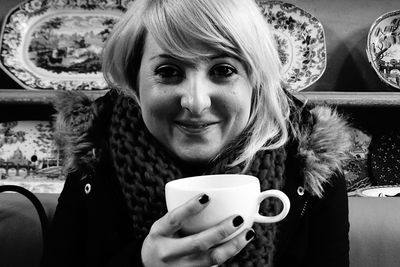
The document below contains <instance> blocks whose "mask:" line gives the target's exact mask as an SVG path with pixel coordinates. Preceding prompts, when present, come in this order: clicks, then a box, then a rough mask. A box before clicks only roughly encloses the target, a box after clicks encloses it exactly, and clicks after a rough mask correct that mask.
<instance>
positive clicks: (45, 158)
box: [0, 121, 61, 180]
mask: <svg viewBox="0 0 400 267" xmlns="http://www.w3.org/2000/svg"><path fill="white" fill-rule="evenodd" d="M60 162H61V160H60V153H59V151H58V150H57V149H56V146H55V144H54V136H53V123H52V122H51V121H10V122H2V123H0V175H1V180H7V179H11V180H13V179H19V178H25V179H26V178H32V177H35V178H39V177H40V178H59V175H60V169H61V166H60Z"/></svg>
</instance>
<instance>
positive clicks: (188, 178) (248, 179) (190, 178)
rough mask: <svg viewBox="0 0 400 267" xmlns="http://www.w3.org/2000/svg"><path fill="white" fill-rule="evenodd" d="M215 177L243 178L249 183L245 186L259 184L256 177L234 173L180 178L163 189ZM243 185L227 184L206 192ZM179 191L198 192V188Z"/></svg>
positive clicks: (168, 183) (175, 187) (241, 185)
mask: <svg viewBox="0 0 400 267" xmlns="http://www.w3.org/2000/svg"><path fill="white" fill-rule="evenodd" d="M216 176H217V177H223V178H226V177H229V176H236V177H243V178H246V179H247V181H249V182H248V183H246V184H253V183H259V180H258V178H257V177H255V176H252V175H248V174H240V173H235V174H207V175H197V176H190V177H184V178H180V179H176V180H172V181H169V182H167V183H166V184H165V188H166V189H167V188H173V189H177V188H178V186H179V185H181V184H182V183H185V182H187V181H189V180H193V179H198V178H200V177H201V178H204V179H209V178H210V177H213V178H216ZM244 185H245V184H237V185H230V184H227V185H226V186H223V187H217V188H208V190H213V191H218V190H224V189H227V188H237V187H243V186H244ZM179 190H182V191H198V190H199V188H197V187H195V188H187V187H185V188H179Z"/></svg>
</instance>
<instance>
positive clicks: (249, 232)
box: [246, 230, 255, 241]
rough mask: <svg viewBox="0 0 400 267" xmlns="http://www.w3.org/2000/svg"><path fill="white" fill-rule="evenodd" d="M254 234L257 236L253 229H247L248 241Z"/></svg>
mask: <svg viewBox="0 0 400 267" xmlns="http://www.w3.org/2000/svg"><path fill="white" fill-rule="evenodd" d="M254 236H255V233H254V231H253V230H249V231H247V233H246V240H247V241H250V240H251V239H253V237H254Z"/></svg>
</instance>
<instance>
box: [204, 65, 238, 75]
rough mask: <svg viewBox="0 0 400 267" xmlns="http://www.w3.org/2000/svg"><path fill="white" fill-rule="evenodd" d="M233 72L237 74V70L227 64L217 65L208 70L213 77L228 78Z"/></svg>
mask: <svg viewBox="0 0 400 267" xmlns="http://www.w3.org/2000/svg"><path fill="white" fill-rule="evenodd" d="M234 74H237V70H236V69H235V68H234V67H233V66H231V65H227V64H223V65H217V66H215V67H213V68H212V69H211V71H210V75H211V76H213V77H214V78H215V79H228V78H229V77H231V76H232V75H234Z"/></svg>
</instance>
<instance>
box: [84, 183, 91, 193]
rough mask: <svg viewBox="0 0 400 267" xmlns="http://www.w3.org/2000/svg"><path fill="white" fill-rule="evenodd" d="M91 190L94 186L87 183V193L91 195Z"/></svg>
mask: <svg viewBox="0 0 400 267" xmlns="http://www.w3.org/2000/svg"><path fill="white" fill-rule="evenodd" d="M91 190H92V186H91V185H90V184H86V185H85V194H86V195H89V193H90V191H91Z"/></svg>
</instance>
